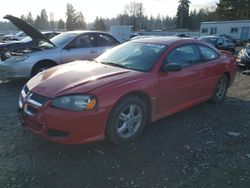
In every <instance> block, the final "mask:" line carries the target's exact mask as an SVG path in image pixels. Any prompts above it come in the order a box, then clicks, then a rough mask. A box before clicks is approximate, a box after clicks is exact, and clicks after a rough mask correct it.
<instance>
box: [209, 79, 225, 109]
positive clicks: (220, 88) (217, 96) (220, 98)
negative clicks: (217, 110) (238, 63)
mask: <svg viewBox="0 0 250 188" xmlns="http://www.w3.org/2000/svg"><path fill="white" fill-rule="evenodd" d="M228 86H229V80H228V78H227V76H226V75H223V76H222V77H221V79H220V80H219V81H218V83H217V85H216V87H215V91H214V94H213V97H212V101H213V102H214V103H216V104H222V103H223V102H224V101H225V98H226V94H227V89H228Z"/></svg>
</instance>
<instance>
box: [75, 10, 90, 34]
mask: <svg viewBox="0 0 250 188" xmlns="http://www.w3.org/2000/svg"><path fill="white" fill-rule="evenodd" d="M75 20H76V21H75V29H80V30H82V29H86V28H87V26H86V22H85V19H84V16H83V14H82V12H78V13H77V15H76V18H75Z"/></svg>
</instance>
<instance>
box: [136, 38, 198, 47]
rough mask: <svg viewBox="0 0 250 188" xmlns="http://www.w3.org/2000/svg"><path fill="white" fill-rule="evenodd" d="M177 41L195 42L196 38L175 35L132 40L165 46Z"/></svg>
mask: <svg viewBox="0 0 250 188" xmlns="http://www.w3.org/2000/svg"><path fill="white" fill-rule="evenodd" d="M179 41H182V42H188V43H191V42H194V43H197V40H196V39H190V38H181V37H176V36H165V37H149V38H143V39H137V40H133V42H145V43H155V44H162V45H166V46H169V45H171V44H173V43H176V42H179Z"/></svg>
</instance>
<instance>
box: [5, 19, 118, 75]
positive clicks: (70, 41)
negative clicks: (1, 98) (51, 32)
mask: <svg viewBox="0 0 250 188" xmlns="http://www.w3.org/2000/svg"><path fill="white" fill-rule="evenodd" d="M5 18H6V19H8V20H10V21H11V22H12V23H14V24H15V25H16V27H17V28H19V29H20V30H22V31H23V32H24V33H26V34H27V35H28V36H30V37H31V38H32V40H33V41H35V45H32V46H31V47H28V48H23V49H20V50H18V52H16V51H9V52H6V53H5V54H4V57H5V58H4V60H2V61H0V79H14V78H30V77H32V76H34V75H36V74H37V73H38V72H41V71H43V70H45V69H48V68H50V67H53V66H55V65H58V64H63V63H68V62H71V61H74V60H87V59H93V58H95V57H97V56H99V55H100V54H102V53H103V52H104V51H105V50H106V49H108V48H111V47H113V46H116V45H118V44H120V43H119V42H118V41H117V40H116V39H115V38H114V37H113V36H112V35H110V34H108V33H106V32H98V31H69V32H64V33H62V34H59V35H57V36H56V37H53V38H52V39H51V40H49V39H48V38H46V37H45V36H44V35H43V34H42V33H41V32H40V31H38V30H37V29H35V28H34V27H33V26H31V25H30V24H28V23H27V22H25V21H23V20H21V19H19V18H17V17H14V16H11V15H7V16H5Z"/></svg>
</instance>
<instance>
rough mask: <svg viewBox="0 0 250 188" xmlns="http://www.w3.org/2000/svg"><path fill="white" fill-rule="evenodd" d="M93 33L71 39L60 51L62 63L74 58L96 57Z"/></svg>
mask: <svg viewBox="0 0 250 188" xmlns="http://www.w3.org/2000/svg"><path fill="white" fill-rule="evenodd" d="M96 54H97V50H96V47H95V36H94V34H83V35H80V36H78V37H77V38H75V39H74V40H73V41H71V42H70V43H69V44H68V45H67V46H66V47H65V48H64V49H63V50H62V53H61V58H62V63H68V62H71V61H75V60H91V59H93V58H94V57H96Z"/></svg>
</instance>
